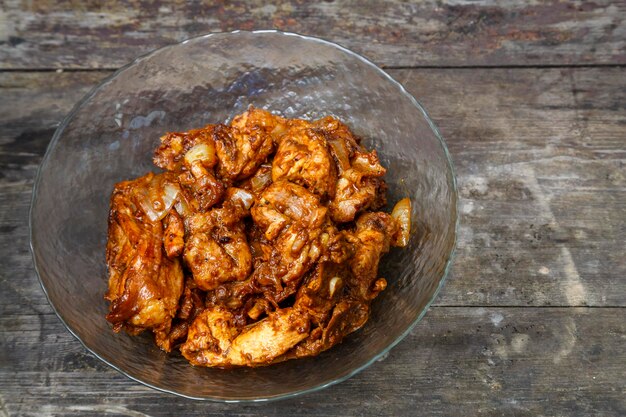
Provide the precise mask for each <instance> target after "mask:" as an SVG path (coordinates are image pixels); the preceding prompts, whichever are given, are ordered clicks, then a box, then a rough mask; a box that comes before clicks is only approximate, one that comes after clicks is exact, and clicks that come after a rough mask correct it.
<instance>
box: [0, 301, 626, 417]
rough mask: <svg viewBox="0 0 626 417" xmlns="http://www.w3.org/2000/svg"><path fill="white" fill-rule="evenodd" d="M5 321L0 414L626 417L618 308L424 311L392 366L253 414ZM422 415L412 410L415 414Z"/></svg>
mask: <svg viewBox="0 0 626 417" xmlns="http://www.w3.org/2000/svg"><path fill="white" fill-rule="evenodd" d="M18 318H19V320H17V321H16V320H15V318H13V317H7V316H6V315H3V316H2V317H0V326H2V327H3V328H5V331H4V336H3V339H2V342H0V343H2V345H3V346H2V348H3V349H2V352H3V355H4V357H3V366H2V370H1V371H0V387H2V389H1V390H0V393H1V394H2V397H3V401H4V403H3V404H0V406H2V408H3V410H2V408H0V415H3V414H2V412H3V411H4V415H7V414H8V415H11V416H14V415H15V416H17V415H22V416H56V415H69V416H101V415H104V414H105V413H108V414H106V415H125V416H134V417H139V416H146V415H149V416H171V415H185V416H218V415H232V416H251V415H264V416H268V415H271V416H299V415H316V416H352V415H366V416H379V415H390V416H414V415H425V416H431V415H437V416H439V415H445V416H459V415H467V416H478V415H484V416H541V415H544V416H556V415H559V416H561V415H562V416H582V415H601V416H608V417H611V416H615V417H618V416H623V415H625V413H626V401H625V400H624V399H625V398H626V389H625V386H624V381H625V380H626V370H625V368H624V363H625V362H626V351H625V350H624V349H623V343H624V336H625V335H626V310H625V309H623V308H592V309H589V308H552V307H549V308H542V309H537V308H486V309H485V308H465V307H462V308H454V307H437V308H433V309H432V310H431V311H430V312H429V313H428V314H427V315H426V317H425V319H424V320H423V321H422V322H421V323H420V325H419V326H418V327H416V328H415V329H414V330H413V331H412V332H411V334H410V335H409V336H408V337H407V338H406V339H405V340H404V341H403V342H402V343H400V344H399V345H398V346H397V347H396V348H394V349H393V350H392V351H391V352H390V354H389V356H388V357H387V358H385V359H384V360H382V361H381V362H379V363H375V364H374V365H372V366H371V367H370V368H368V369H366V370H365V371H363V372H362V373H360V374H358V375H357V376H355V377H353V378H351V379H349V380H348V381H346V382H343V383H341V384H339V385H336V386H334V387H331V388H328V389H325V390H322V391H320V392H317V393H314V394H309V395H305V396H301V397H297V398H295V399H292V400H285V401H279V402H276V403H270V404H262V405H235V404H215V403H202V402H194V401H190V400H185V399H182V398H178V397H175V396H172V395H165V394H159V393H156V392H154V391H153V390H152V389H150V388H145V387H143V386H141V385H139V384H136V383H134V382H132V381H130V380H128V379H127V378H126V377H124V376H122V375H120V374H118V373H117V372H115V371H113V370H111V369H109V368H108V367H107V366H106V365H104V364H102V363H101V362H100V361H99V360H97V359H95V358H94V357H92V356H90V355H89V354H87V353H85V352H84V350H83V348H82V347H81V346H80V345H79V344H78V342H76V341H75V340H74V339H73V338H72V336H71V335H70V334H69V333H68V332H66V331H65V329H64V328H63V327H62V325H61V324H60V322H59V321H58V319H57V318H56V316H54V315H52V314H50V313H46V314H27V313H26V312H24V313H23V314H21V315H20V316H19V317H18ZM418 410H419V411H418Z"/></svg>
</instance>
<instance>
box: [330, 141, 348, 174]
mask: <svg viewBox="0 0 626 417" xmlns="http://www.w3.org/2000/svg"><path fill="white" fill-rule="evenodd" d="M328 144H329V145H330V149H331V151H332V153H333V155H334V156H335V158H336V160H337V165H338V168H339V173H342V172H343V171H346V170H348V169H349V168H350V155H349V152H348V147H347V146H346V142H345V141H344V140H343V139H336V138H332V139H329V140H328Z"/></svg>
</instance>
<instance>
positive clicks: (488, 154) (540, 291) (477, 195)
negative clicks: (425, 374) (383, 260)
mask: <svg viewBox="0 0 626 417" xmlns="http://www.w3.org/2000/svg"><path fill="white" fill-rule="evenodd" d="M391 73H392V75H394V76H395V77H396V78H398V79H399V80H401V81H403V82H404V83H405V85H406V86H407V87H408V88H409V90H410V91H411V92H412V93H413V94H415V96H416V97H418V98H420V99H421V100H422V101H423V103H424V104H425V106H426V108H427V109H428V110H429V111H430V112H431V114H432V116H433V118H434V119H435V122H436V123H437V124H438V125H439V126H440V128H441V131H442V132H443V135H444V137H445V138H446V139H447V142H448V145H449V146H450V149H451V151H452V155H453V158H454V160H455V163H456V168H457V173H458V178H459V185H460V194H461V216H462V217H461V229H460V236H459V248H458V255H457V258H456V262H455V264H454V267H453V270H452V273H451V276H450V278H449V281H448V282H447V284H446V286H445V287H444V290H443V292H442V293H441V295H440V296H439V297H438V299H437V301H436V303H437V304H438V305H444V306H445V305H474V306H480V305H504V306H506V305H517V306H529V305H530V306H547V305H556V306H559V305H564V306H565V305H570V306H572V305H573V306H582V305H590V306H624V305H626V282H625V281H624V280H623V277H624V276H626V261H625V260H624V259H623V257H622V255H621V254H622V253H624V242H625V241H626V230H625V219H626V193H624V184H625V182H624V181H625V179H624V175H623V172H624V170H623V167H624V159H625V156H626V152H625V150H624V146H623V144H624V128H623V126H624V123H625V115H624V111H623V106H624V104H623V103H625V102H626V100H625V99H626V91H625V88H624V86H623V82H622V78H623V77H622V72H621V70H620V69H610V68H603V69H550V70H538V69H513V70H512V69H491V70H488V71H485V70H475V69H464V70H394V71H391ZM107 74H108V73H107V72H87V73H82V72H79V73H74V72H72V73H61V74H56V73H27V74H22V73H3V74H0V91H1V93H0V94H1V95H2V96H3V97H5V100H3V101H1V102H0V115H2V116H0V117H1V119H0V173H1V174H2V176H1V177H0V190H2V192H1V193H0V227H2V228H3V229H2V230H3V231H5V233H2V234H0V250H2V251H3V253H4V254H5V256H4V257H2V258H0V271H5V272H3V273H2V274H1V278H2V280H3V281H4V282H5V283H7V284H6V285H9V286H10V290H8V291H6V292H3V293H2V294H1V296H0V305H1V306H2V307H1V308H2V309H3V310H4V311H5V312H7V313H8V312H16V311H19V309H20V308H22V307H21V305H23V304H25V303H26V302H25V301H24V300H28V303H26V304H29V305H32V306H34V307H33V308H35V309H36V310H37V311H41V309H42V308H43V307H45V305H46V301H45V299H44V298H43V295H42V294H41V291H40V289H39V286H38V284H37V283H36V281H35V280H34V271H33V268H32V263H31V262H32V261H31V257H30V254H29V252H28V231H27V227H26V225H27V209H28V205H29V202H30V188H31V184H32V180H33V178H34V175H35V170H36V166H37V164H38V163H39V160H40V158H41V156H42V154H43V152H44V149H45V146H46V145H47V143H48V141H49V139H50V137H51V136H52V133H53V131H54V128H55V126H56V124H57V123H58V122H59V121H60V120H61V118H62V116H63V115H64V114H65V113H66V112H67V111H68V110H69V109H70V108H71V106H72V105H73V103H74V102H75V101H77V100H78V99H79V98H80V97H81V96H82V94H83V93H84V92H85V91H87V90H88V89H89V88H90V87H91V85H92V84H94V83H96V82H97V81H98V80H99V79H101V78H102V77H104V76H106V75H107ZM8 271H10V275H9V274H8ZM9 277H10V278H9ZM15 282H19V283H20V285H16V284H15Z"/></svg>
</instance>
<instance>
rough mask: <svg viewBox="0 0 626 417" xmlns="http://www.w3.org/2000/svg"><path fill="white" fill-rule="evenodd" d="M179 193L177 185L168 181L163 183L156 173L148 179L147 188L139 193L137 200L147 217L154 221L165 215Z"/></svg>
mask: <svg viewBox="0 0 626 417" xmlns="http://www.w3.org/2000/svg"><path fill="white" fill-rule="evenodd" d="M179 193H180V188H179V187H178V185H176V184H172V183H169V182H168V183H165V184H164V185H163V183H162V180H161V179H160V178H159V176H158V175H157V176H155V177H154V178H153V179H152V181H150V184H149V185H148V188H147V189H145V190H144V191H143V192H140V193H139V195H138V196H137V197H138V198H137V200H138V203H139V206H140V207H141V209H142V210H143V211H144V212H145V213H146V214H147V215H148V218H149V219H150V220H151V221H153V222H156V221H159V220H161V219H163V218H164V217H165V216H167V213H169V211H170V210H171V208H172V206H173V205H174V203H175V202H176V198H178V194H179Z"/></svg>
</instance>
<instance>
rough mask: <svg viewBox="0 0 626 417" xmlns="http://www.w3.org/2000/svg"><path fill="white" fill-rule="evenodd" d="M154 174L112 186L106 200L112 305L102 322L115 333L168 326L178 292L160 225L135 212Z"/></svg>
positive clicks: (177, 272) (179, 280)
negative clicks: (112, 327) (105, 322)
mask: <svg viewBox="0 0 626 417" xmlns="http://www.w3.org/2000/svg"><path fill="white" fill-rule="evenodd" d="M154 177H155V176H154V174H148V175H146V176H144V177H141V178H139V179H137V180H134V181H125V182H121V183H119V184H117V185H116V187H115V190H114V191H113V195H112V196H111V211H110V214H109V240H108V242H107V264H108V267H109V290H108V292H107V294H106V299H107V300H109V301H110V302H111V306H110V310H109V314H108V315H107V320H108V321H110V322H111V323H113V325H114V329H115V330H116V331H119V330H120V329H121V328H124V329H126V331H128V332H129V333H133V334H136V333H140V332H142V331H143V330H145V329H152V330H154V331H158V330H159V329H162V328H165V327H168V326H169V324H170V322H171V320H172V318H173V317H174V316H175V315H176V308H177V307H178V299H179V298H180V295H181V293H182V291H183V270H182V267H181V263H180V260H179V259H178V258H173V259H170V258H169V257H168V256H167V255H166V253H165V251H164V248H163V225H162V223H161V221H160V220H158V219H157V220H155V221H153V220H151V219H150V218H149V217H148V215H147V214H145V213H144V212H143V211H142V210H141V209H140V204H139V203H138V202H137V198H136V195H137V194H140V195H141V196H142V197H141V198H143V194H144V193H147V192H150V190H149V189H148V188H150V186H151V185H152V184H153V183H154V182H153V181H152V180H153V178H154Z"/></svg>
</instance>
